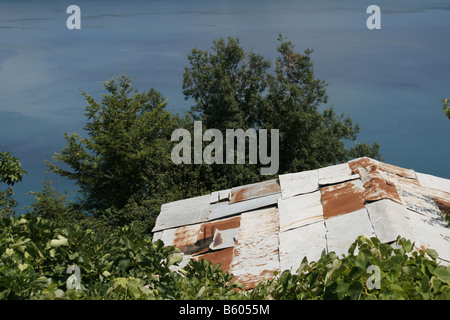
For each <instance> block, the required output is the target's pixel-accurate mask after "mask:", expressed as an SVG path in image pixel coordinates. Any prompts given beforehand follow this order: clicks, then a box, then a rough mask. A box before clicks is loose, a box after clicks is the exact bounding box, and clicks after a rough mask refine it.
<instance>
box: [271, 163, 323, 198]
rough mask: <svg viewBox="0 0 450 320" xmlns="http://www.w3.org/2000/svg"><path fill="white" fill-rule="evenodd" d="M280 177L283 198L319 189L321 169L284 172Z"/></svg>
mask: <svg viewBox="0 0 450 320" xmlns="http://www.w3.org/2000/svg"><path fill="white" fill-rule="evenodd" d="M279 179H280V186H281V196H282V197H283V199H287V198H290V197H293V196H296V195H299V194H304V193H310V192H313V191H316V190H318V189H319V170H310V171H303V172H297V173H289V174H282V175H280V176H279Z"/></svg>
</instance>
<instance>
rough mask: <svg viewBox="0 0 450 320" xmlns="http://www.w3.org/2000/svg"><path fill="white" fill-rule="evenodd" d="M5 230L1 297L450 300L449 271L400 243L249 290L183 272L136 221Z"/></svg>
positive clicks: (356, 250) (197, 269)
mask: <svg viewBox="0 0 450 320" xmlns="http://www.w3.org/2000/svg"><path fill="white" fill-rule="evenodd" d="M0 230H1V231H0V253H1V255H0V272H1V274H2V277H0V299H32V300H34V299H46V300H48V299H85V300H87V299H102V300H103V299H105V300H119V299H120V300H128V299H129V300H139V299H177V300H200V299H205V300H211V299H218V300H228V299H240V300H245V299H251V300H255V299H277V300H285V299H301V300H306V299H324V300H327V299H332V300H337V299H338V300H347V299H446V300H447V299H450V267H443V266H440V265H438V263H437V261H436V257H437V253H436V252H435V251H434V250H431V249H426V250H416V249H414V245H413V244H412V243H411V242H410V241H407V240H405V239H403V238H400V237H399V238H398V240H397V242H396V243H395V244H392V245H390V244H383V243H381V242H380V241H379V240H378V239H377V238H370V239H368V238H364V237H359V238H358V239H357V240H356V241H355V242H354V243H353V244H352V245H351V247H350V249H349V251H348V254H347V255H344V256H343V257H341V258H339V257H337V256H336V254H335V253H334V252H331V253H329V254H323V255H322V257H321V258H320V259H319V261H317V262H315V261H313V262H309V263H308V261H307V260H306V259H304V260H303V262H302V263H301V265H300V267H299V269H298V270H297V272H296V273H291V272H289V271H284V272H282V273H280V274H278V275H277V276H276V277H275V278H274V279H273V280H269V281H266V282H261V283H259V284H258V286H257V287H256V288H254V289H252V290H250V291H242V289H243V286H242V285H241V284H239V283H238V282H233V275H231V274H229V273H224V272H223V271H222V270H221V269H220V264H216V265H215V266H213V265H212V264H211V263H210V262H209V261H207V260H200V261H194V260H191V261H190V262H189V263H188V264H187V265H186V266H185V267H183V268H181V269H180V268H179V267H177V266H178V265H179V263H180V262H181V260H182V259H181V257H182V256H181V255H180V254H179V253H178V252H179V251H178V250H176V249H174V248H173V247H167V246H164V244H163V242H162V241H160V240H157V241H152V238H151V237H150V236H149V235H141V234H140V233H137V232H136V229H135V227H134V225H133V224H132V225H130V226H127V227H123V228H121V229H120V230H117V231H116V232H115V233H112V234H110V235H107V236H103V237H99V235H98V234H97V233H95V232H93V231H92V230H91V229H83V228H81V227H80V226H73V227H67V228H60V227H58V226H57V224H56V223H54V222H51V221H49V220H47V219H43V218H42V217H37V216H35V215H31V214H27V215H24V216H20V217H4V218H2V219H1V220H0ZM70 266H76V267H77V268H79V271H80V273H79V275H80V278H79V281H78V284H79V286H76V285H75V286H74V285H73V284H76V283H77V278H76V273H74V272H73V270H74V269H72V270H70V269H69V267H70ZM370 266H376V267H378V268H379V271H380V273H379V275H380V283H379V287H375V288H374V287H370V286H369V283H370V277H371V276H372V274H371V273H369V272H368V268H369V267H370ZM174 267H176V269H178V271H175V270H176V269H174ZM71 284H72V286H71Z"/></svg>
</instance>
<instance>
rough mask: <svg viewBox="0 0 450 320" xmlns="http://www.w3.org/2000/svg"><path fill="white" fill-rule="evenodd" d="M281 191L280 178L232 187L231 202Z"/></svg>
mask: <svg viewBox="0 0 450 320" xmlns="http://www.w3.org/2000/svg"><path fill="white" fill-rule="evenodd" d="M280 192H281V188H280V183H279V181H278V179H273V180H268V181H263V182H258V183H253V184H249V185H245V186H241V187H236V188H232V189H231V195H230V204H232V203H236V202H240V201H245V200H250V199H255V198H259V197H264V196H268V195H271V194H277V193H280Z"/></svg>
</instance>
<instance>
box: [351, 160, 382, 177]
mask: <svg viewBox="0 0 450 320" xmlns="http://www.w3.org/2000/svg"><path fill="white" fill-rule="evenodd" d="M378 163H379V162H378V161H376V160H373V159H370V158H360V159H356V160H352V161H349V162H348V165H349V167H350V169H351V170H352V172H353V173H354V174H356V173H358V174H359V173H360V172H359V168H361V167H362V168H365V169H366V170H368V168H373V169H372V170H374V169H376V168H378ZM372 170H371V171H372Z"/></svg>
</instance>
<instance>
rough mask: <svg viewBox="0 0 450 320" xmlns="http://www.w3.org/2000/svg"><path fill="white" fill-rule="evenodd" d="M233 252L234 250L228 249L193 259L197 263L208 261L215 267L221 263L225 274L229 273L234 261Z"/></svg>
mask: <svg viewBox="0 0 450 320" xmlns="http://www.w3.org/2000/svg"><path fill="white" fill-rule="evenodd" d="M233 250H234V248H226V249H223V250H216V251H210V252H207V253H205V254H202V255H198V256H195V257H193V258H192V259H194V260H196V261H199V260H202V259H206V260H208V261H211V263H212V264H213V266H215V265H216V264H217V263H220V268H221V269H222V270H223V271H224V272H229V271H230V266H231V261H232V260H233Z"/></svg>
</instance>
